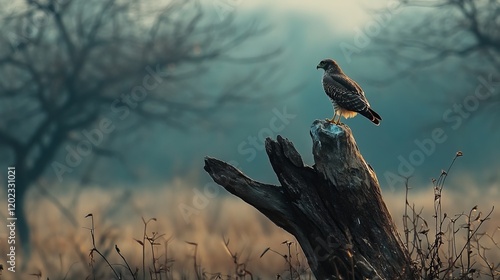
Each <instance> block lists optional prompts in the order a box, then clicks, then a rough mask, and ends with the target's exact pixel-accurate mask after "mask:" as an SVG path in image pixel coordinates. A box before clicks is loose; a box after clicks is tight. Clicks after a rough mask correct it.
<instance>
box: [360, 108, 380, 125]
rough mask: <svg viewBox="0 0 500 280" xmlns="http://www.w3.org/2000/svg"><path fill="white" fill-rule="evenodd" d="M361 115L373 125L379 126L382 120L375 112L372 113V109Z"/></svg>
mask: <svg viewBox="0 0 500 280" xmlns="http://www.w3.org/2000/svg"><path fill="white" fill-rule="evenodd" d="M361 115H363V116H365V117H366V118H367V119H369V120H370V121H371V122H372V123H374V124H375V125H379V124H380V121H381V120H382V117H381V116H380V115H379V114H378V113H377V112H375V111H373V109H372V108H368V110H366V111H364V112H362V113H361Z"/></svg>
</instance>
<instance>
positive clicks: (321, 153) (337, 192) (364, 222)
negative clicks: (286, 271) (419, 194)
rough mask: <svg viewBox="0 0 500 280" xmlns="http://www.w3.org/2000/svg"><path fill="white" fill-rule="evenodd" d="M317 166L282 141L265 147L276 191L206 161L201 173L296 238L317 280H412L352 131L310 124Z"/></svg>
mask: <svg viewBox="0 0 500 280" xmlns="http://www.w3.org/2000/svg"><path fill="white" fill-rule="evenodd" d="M311 137H312V140H313V154H314V161H315V165H314V166H312V167H311V166H307V165H304V163H303V161H302V158H301V156H300V155H299V153H298V152H297V150H296V149H295V148H294V146H293V144H292V143H291V142H290V141H288V140H287V139H284V138H282V137H281V136H278V137H277V141H274V140H271V139H267V140H266V152H267V154H268V156H269V160H270V162H271V165H272V167H273V169H274V172H275V173H276V175H277V176H278V179H279V182H280V184H281V185H280V186H275V185H269V184H263V183H259V182H256V181H254V180H252V179H250V178H249V177H247V176H246V175H245V174H243V173H241V172H240V171H239V170H237V169H236V168H234V167H233V166H231V165H229V164H227V163H225V162H223V161H220V160H217V159H214V158H209V157H207V158H206V159H205V170H206V171H207V172H208V173H209V174H210V176H211V177H212V178H213V180H214V181H215V182H216V183H218V184H219V185H221V186H223V187H224V188H225V189H226V190H228V191H229V192H230V193H232V194H234V195H236V196H238V197H240V198H241V199H243V200H244V201H245V202H247V203H248V204H250V205H252V206H254V207H255V208H256V209H257V210H259V211H260V212H262V213H263V214H264V215H266V216H267V217H268V218H269V219H270V220H271V221H273V222H274V223H275V224H276V225H278V226H280V227H282V228H283V229H285V230H286V231H288V232H289V233H291V234H293V235H294V236H295V238H296V239H297V241H298V242H299V243H300V246H301V247H302V249H303V251H304V254H305V255H306V257H307V260H308V262H309V266H310V267H311V270H312V271H313V273H314V275H315V276H316V278H317V279H414V278H415V277H413V276H414V275H415V274H414V269H413V267H412V265H411V261H410V258H409V256H408V255H407V253H406V250H405V249H404V247H403V245H402V242H401V240H400V238H399V235H398V233H397V231H396V228H395V225H394V223H393V222H392V220H391V217H390V215H389V212H388V210H387V207H386V206H385V204H384V202H383V200H382V196H381V194H380V186H379V183H378V180H377V177H376V175H375V173H374V172H373V170H372V169H371V167H370V166H369V165H368V164H367V163H366V162H365V160H364V159H363V157H362V156H361V154H360V152H359V149H358V147H357V145H356V142H355V140H354V138H353V136H352V132H351V130H350V129H349V128H348V127H347V126H344V125H339V126H337V125H334V124H331V123H328V122H326V121H319V120H317V121H315V122H314V123H313V125H312V127H311Z"/></svg>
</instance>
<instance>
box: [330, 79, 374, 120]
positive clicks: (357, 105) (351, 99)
mask: <svg viewBox="0 0 500 280" xmlns="http://www.w3.org/2000/svg"><path fill="white" fill-rule="evenodd" d="M323 84H324V86H325V91H326V93H327V94H328V95H329V96H330V97H332V98H333V99H334V100H335V102H336V103H337V105H339V106H340V107H342V108H344V109H347V110H350V111H354V112H363V111H366V110H367V109H368V108H369V107H370V104H369V103H368V100H367V99H366V97H365V93H364V92H363V90H362V89H361V87H360V86H359V85H358V84H357V83H356V82H355V81H353V80H351V79H350V78H349V77H347V76H345V75H325V76H324V77H323ZM335 93H337V94H335ZM333 96H334V97H333Z"/></svg>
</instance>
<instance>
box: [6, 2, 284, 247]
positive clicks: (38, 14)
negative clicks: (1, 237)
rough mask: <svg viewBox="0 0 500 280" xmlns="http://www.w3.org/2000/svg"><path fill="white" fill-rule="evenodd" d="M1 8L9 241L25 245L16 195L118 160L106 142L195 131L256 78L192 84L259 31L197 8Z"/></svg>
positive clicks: (25, 227)
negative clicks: (138, 134) (10, 172)
mask: <svg viewBox="0 0 500 280" xmlns="http://www.w3.org/2000/svg"><path fill="white" fill-rule="evenodd" d="M1 2H2V3H1V6H2V11H1V12H0V13H1V14H0V22H1V26H2V27H1V29H0V34H1V37H0V46H2V47H1V48H0V154H2V155H3V156H2V158H4V159H6V162H4V163H7V164H9V165H13V166H15V168H16V172H17V174H18V176H17V182H16V199H17V208H18V210H17V212H16V215H17V218H18V220H17V223H18V225H17V226H18V227H17V229H18V232H19V233H18V237H19V238H20V239H21V240H22V242H20V244H28V243H27V242H26V241H28V240H29V223H28V217H27V213H26V212H25V207H24V203H25V196H26V193H27V191H28V189H29V188H30V186H32V185H33V184H34V183H35V182H36V181H37V180H38V179H39V178H41V177H42V176H44V177H50V178H54V179H55V178H57V179H58V180H59V181H62V180H63V179H64V178H66V177H67V176H69V175H70V174H71V173H72V172H73V171H74V170H76V169H77V168H78V167H79V166H80V165H82V164H84V163H83V162H84V159H85V157H86V156H89V155H93V156H111V157H115V156H118V157H119V156H120V155H121V153H120V151H118V150H117V149H116V146H115V145H114V143H115V141H114V140H115V139H116V138H120V136H117V135H125V133H127V132H130V131H131V130H133V129H135V128H137V127H140V126H144V125H146V124H148V123H150V122H161V123H164V124H166V125H169V126H180V125H181V124H182V123H196V122H197V121H200V120H202V119H204V118H205V117H206V116H207V115H208V114H210V113H211V112H213V110H214V109H215V108H220V107H221V106H226V105H231V104H235V103H240V102H242V101H246V100H248V98H247V97H246V96H248V95H247V94H245V93H248V91H249V90H250V89H252V87H255V86H256V85H257V83H256V82H255V79H258V78H259V77H258V75H249V76H244V77H243V75H240V77H239V78H237V77H228V78H227V79H225V80H221V83H223V84H221V85H220V88H219V89H211V90H207V89H204V88H202V87H200V86H198V84H199V82H200V80H201V79H202V77H203V75H204V74H205V73H206V72H208V71H209V69H210V67H209V65H208V64H209V63H214V62H217V63H219V62H220V61H225V60H232V61H234V58H233V57H231V56H230V55H231V54H232V52H234V50H235V48H236V47H238V46H241V45H242V44H243V43H245V42H247V40H248V39H249V38H251V37H254V36H256V35H258V34H261V32H262V29H260V28H258V27H257V26H255V25H254V24H249V25H248V26H246V27H244V28H242V27H241V26H237V24H236V23H235V21H234V18H233V17H232V16H231V15H230V14H224V15H221V17H217V16H216V13H214V16H210V15H209V12H212V11H211V10H208V9H207V7H205V6H203V5H202V4H200V3H198V2H197V1H186V0H173V1H169V2H168V4H166V5H161V4H159V3H157V2H156V1H133V0H89V1H72V0H26V1H25V2H24V1H23V2H21V1H17V2H16V1H15V2H14V3H9V2H10V1H1ZM209 8H213V7H209ZM273 54H275V53H273V51H270V52H267V53H266V54H262V53H261V54H260V55H258V56H257V57H253V58H251V59H247V60H248V61H258V62H259V61H260V62H262V61H266V59H267V58H269V57H271V56H272V55H273ZM239 74H241V73H239ZM253 96H255V94H253ZM4 163H2V164H4ZM24 247H28V246H24ZM25 251H26V252H29V249H27V248H25Z"/></svg>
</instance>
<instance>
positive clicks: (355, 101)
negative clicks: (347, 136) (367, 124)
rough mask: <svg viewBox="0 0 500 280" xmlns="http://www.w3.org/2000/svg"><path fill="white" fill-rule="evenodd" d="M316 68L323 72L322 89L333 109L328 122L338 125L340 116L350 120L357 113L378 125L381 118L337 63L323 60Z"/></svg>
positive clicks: (359, 88)
mask: <svg viewBox="0 0 500 280" xmlns="http://www.w3.org/2000/svg"><path fill="white" fill-rule="evenodd" d="M316 68H317V69H319V68H321V69H324V70H325V73H324V75H323V80H322V82H323V89H324V90H325V93H326V94H327V95H328V97H330V99H331V101H332V103H333V107H334V109H335V114H334V115H333V118H332V119H331V120H330V122H333V123H339V122H340V118H341V117H342V116H344V117H345V118H352V117H354V116H356V114H357V113H359V114H361V115H363V116H365V117H366V118H367V119H369V120H370V121H371V122H373V123H374V124H375V125H379V124H380V121H381V120H382V118H381V117H380V115H379V114H377V112H375V111H374V110H373V109H372V108H370V103H368V100H367V99H366V96H365V93H364V92H363V89H361V87H360V86H359V85H358V84H357V83H356V82H355V81H354V80H352V79H351V78H349V77H348V76H347V75H346V74H345V73H344V72H343V71H342V69H341V68H340V66H339V65H338V64H337V62H335V61H334V60H333V59H325V60H322V61H321V62H320V63H319V64H318V66H316ZM336 116H339V119H338V121H337V122H335V121H334V119H335V117H336Z"/></svg>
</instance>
